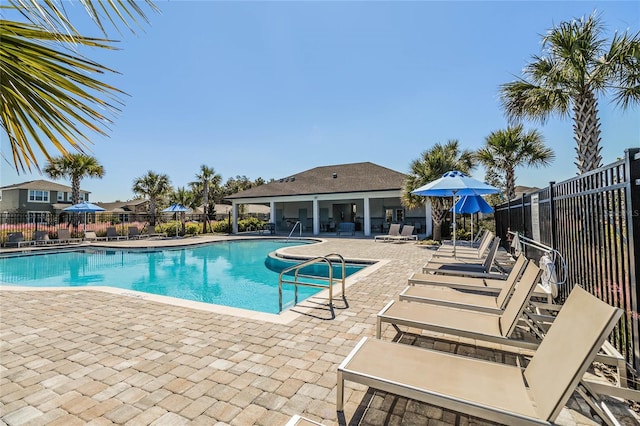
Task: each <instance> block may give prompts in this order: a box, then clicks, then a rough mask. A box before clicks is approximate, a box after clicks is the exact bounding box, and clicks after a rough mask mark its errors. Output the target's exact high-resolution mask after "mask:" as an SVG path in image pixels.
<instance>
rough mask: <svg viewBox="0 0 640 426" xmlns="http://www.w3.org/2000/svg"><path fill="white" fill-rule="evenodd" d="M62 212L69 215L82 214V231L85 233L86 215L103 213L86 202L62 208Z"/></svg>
mask: <svg viewBox="0 0 640 426" xmlns="http://www.w3.org/2000/svg"><path fill="white" fill-rule="evenodd" d="M62 211H65V212H70V213H84V229H83V231H86V230H87V213H95V212H103V211H104V209H103V208H102V207H100V206H97V205H95V204H93V203H90V202H88V201H83V202H81V203H78V204H74V205H72V206H69V207H67V208H64V209H62Z"/></svg>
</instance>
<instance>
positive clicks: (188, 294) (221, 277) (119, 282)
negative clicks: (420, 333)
mask: <svg viewBox="0 0 640 426" xmlns="http://www.w3.org/2000/svg"><path fill="white" fill-rule="evenodd" d="M300 244H301V242H300V241H295V242H285V241H278V240H260V241H257V240H254V241H252V240H246V241H226V242H219V243H213V244H209V245H202V246H197V247H191V248H179V249H165V250H147V251H144V250H134V249H128V250H115V249H98V248H95V249H85V250H78V251H67V252H60V253H51V254H40V255H31V256H17V257H6V258H0V283H1V284H8V285H21V286H30V287H81V286H101V285H103V286H110V287H117V288H122V289H127V290H135V291H141V292H145V293H152V294H159V295H164V296H171V297H177V298H180V299H187V300H194V301H199V302H206V303H213V304H218V305H225V306H231V307H236V308H243V309H250V310H254V311H259V312H267V313H278V275H279V273H280V271H282V269H283V268H285V267H287V266H289V265H290V263H287V262H273V261H269V262H267V256H268V254H269V253H270V252H272V251H275V250H277V249H279V248H282V247H286V246H292V245H300ZM267 263H268V267H267ZM326 269H328V268H326V267H325V271H324V272H323V273H322V272H321V273H322V274H323V275H326V273H327V270H326ZM359 269H362V267H361V266H356V267H348V270H347V275H349V274H350V273H353V272H356V271H357V270H359ZM318 272H319V271H315V272H314V274H318ZM318 275H319V274H318ZM340 276H341V271H340V270H339V269H338V270H336V269H334V278H336V277H340ZM298 291H299V293H298V299H299V301H300V300H304V299H306V298H308V297H309V296H311V295H313V294H315V293H317V292H319V291H321V289H318V288H310V287H300V288H299V290H298ZM293 299H294V290H293V287H292V286H284V292H283V305H284V306H285V307H286V306H290V305H291V304H293Z"/></svg>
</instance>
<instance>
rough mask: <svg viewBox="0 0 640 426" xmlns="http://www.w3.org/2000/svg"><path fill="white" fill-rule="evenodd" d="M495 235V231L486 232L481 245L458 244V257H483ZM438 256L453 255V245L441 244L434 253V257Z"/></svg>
mask: <svg viewBox="0 0 640 426" xmlns="http://www.w3.org/2000/svg"><path fill="white" fill-rule="evenodd" d="M494 238H495V235H493V232H490V231H488V232H487V233H485V236H484V237H483V238H482V240H481V241H480V245H479V246H477V247H458V246H457V245H456V256H455V257H456V259H459V258H470V259H482V258H484V256H485V253H486V251H487V249H488V248H489V247H490V245H491V243H492V242H493V239H494ZM436 257H453V246H449V245H446V246H440V248H439V249H438V250H436V252H435V253H433V258H436Z"/></svg>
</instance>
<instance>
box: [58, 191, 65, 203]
mask: <svg viewBox="0 0 640 426" xmlns="http://www.w3.org/2000/svg"><path fill="white" fill-rule="evenodd" d="M58 201H64V192H62V191H58Z"/></svg>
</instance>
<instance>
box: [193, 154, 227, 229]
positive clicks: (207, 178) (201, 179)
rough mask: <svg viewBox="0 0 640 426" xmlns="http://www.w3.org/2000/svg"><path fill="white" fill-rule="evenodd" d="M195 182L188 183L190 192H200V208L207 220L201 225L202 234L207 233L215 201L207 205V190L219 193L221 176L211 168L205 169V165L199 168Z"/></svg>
mask: <svg viewBox="0 0 640 426" xmlns="http://www.w3.org/2000/svg"><path fill="white" fill-rule="evenodd" d="M196 179H198V180H197V181H195V182H191V183H189V185H190V186H191V189H192V191H194V192H201V194H202V206H203V212H204V214H205V215H206V216H207V220H205V221H204V224H203V233H205V234H206V233H207V222H208V221H209V215H210V214H212V213H213V212H214V208H215V200H213V203H211V204H209V189H212V190H213V192H214V193H218V192H219V191H220V183H221V182H222V176H220V175H219V174H217V173H216V172H215V170H214V169H213V167H207V166H206V165H204V164H203V165H201V166H200V173H198V174H196Z"/></svg>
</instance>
